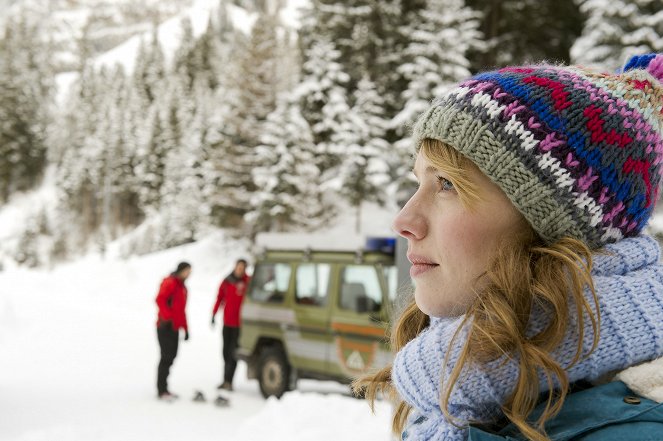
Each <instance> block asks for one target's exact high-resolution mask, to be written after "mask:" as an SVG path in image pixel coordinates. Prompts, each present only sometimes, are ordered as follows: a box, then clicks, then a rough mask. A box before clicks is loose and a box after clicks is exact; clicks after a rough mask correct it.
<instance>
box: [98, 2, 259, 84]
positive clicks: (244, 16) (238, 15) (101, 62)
mask: <svg viewBox="0 0 663 441" xmlns="http://www.w3.org/2000/svg"><path fill="white" fill-rule="evenodd" d="M218 7H219V0H195V1H194V3H193V5H192V6H191V7H190V8H187V9H186V10H185V11H183V12H182V13H180V14H178V15H177V16H175V17H172V18H170V19H168V20H166V21H165V22H163V23H161V24H160V25H159V27H158V28H157V38H158V40H159V43H160V45H161V48H162V50H163V51H164V55H165V57H166V61H167V62H170V60H171V58H172V56H173V55H174V54H175V51H176V50H177V47H178V46H179V43H180V41H181V35H182V29H181V26H182V20H185V19H187V18H188V19H190V20H191V25H192V30H193V35H194V36H195V37H197V36H199V35H200V34H202V33H203V32H204V31H205V29H206V27H207V22H208V20H209V17H210V15H212V14H216V12H217V10H218ZM228 14H229V18H230V20H231V22H232V23H233V25H234V26H235V27H236V28H237V29H240V30H242V31H244V32H247V33H248V32H249V31H250V29H251V26H252V25H253V22H254V21H255V16H254V15H252V14H248V13H247V12H246V11H245V10H244V9H242V8H240V7H237V6H235V5H228ZM149 36H150V32H145V33H143V34H140V35H136V36H134V37H132V38H130V39H129V40H127V41H126V42H124V43H122V44H121V45H119V46H117V47H115V48H113V49H112V50H110V51H108V52H106V53H105V54H103V55H101V56H99V57H97V58H96V60H95V65H96V66H97V67H102V66H114V65H116V64H120V65H122V66H123V67H124V69H125V70H126V72H131V71H133V68H134V63H135V58H136V54H137V53H138V49H139V47H140V42H141V41H142V40H144V39H146V38H149Z"/></svg>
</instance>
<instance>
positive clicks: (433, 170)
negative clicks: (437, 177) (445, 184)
mask: <svg viewBox="0 0 663 441" xmlns="http://www.w3.org/2000/svg"><path fill="white" fill-rule="evenodd" d="M438 171H439V170H438V169H437V168H435V167H433V166H432V165H429V166H428V167H426V170H424V173H426V174H435V173H437V172H438ZM412 173H414V176H415V177H416V178H417V179H419V175H418V174H417V170H416V168H414V167H412Z"/></svg>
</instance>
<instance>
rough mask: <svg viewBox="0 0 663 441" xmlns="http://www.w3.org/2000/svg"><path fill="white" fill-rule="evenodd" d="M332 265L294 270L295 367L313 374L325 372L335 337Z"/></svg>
mask: <svg viewBox="0 0 663 441" xmlns="http://www.w3.org/2000/svg"><path fill="white" fill-rule="evenodd" d="M330 275H331V265H330V264H328V263H316V262H302V263H299V264H298V265H297V267H296V269H295V293H294V294H295V295H294V305H293V309H294V311H295V316H296V325H295V326H293V327H289V328H288V338H287V340H288V347H289V350H290V358H291V359H293V364H295V365H297V366H299V368H300V369H302V370H306V371H310V372H320V373H326V372H327V366H328V360H329V351H330V347H331V340H332V335H331V331H330V328H329V320H330V302H329V282H330V280H331V279H330Z"/></svg>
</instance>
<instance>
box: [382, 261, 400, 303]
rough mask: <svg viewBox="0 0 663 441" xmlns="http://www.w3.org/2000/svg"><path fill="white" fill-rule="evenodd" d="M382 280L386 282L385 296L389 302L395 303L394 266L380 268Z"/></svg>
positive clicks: (396, 271) (396, 272) (396, 270)
mask: <svg viewBox="0 0 663 441" xmlns="http://www.w3.org/2000/svg"><path fill="white" fill-rule="evenodd" d="M382 272H383V274H384V279H385V281H386V282H387V294H389V301H391V302H395V301H396V295H397V294H398V268H396V266H394V265H385V266H383V267H382Z"/></svg>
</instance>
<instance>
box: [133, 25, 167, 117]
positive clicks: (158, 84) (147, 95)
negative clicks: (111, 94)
mask: <svg viewBox="0 0 663 441" xmlns="http://www.w3.org/2000/svg"><path fill="white" fill-rule="evenodd" d="M165 76H166V65H165V59H164V54H163V50H162V49H161V45H160V44H159V39H158V36H157V31H156V29H155V30H154V32H153V33H152V38H151V40H150V41H149V42H145V41H144V40H143V41H141V44H140V47H139V49H138V55H137V56H136V63H135V66H134V72H133V78H134V85H135V87H136V88H137V89H138V93H139V94H140V96H141V98H142V100H143V103H144V105H145V107H148V106H149V105H151V104H152V103H153V102H154V101H155V100H156V99H157V97H158V96H159V95H160V94H161V92H162V88H163V82H164V78H165Z"/></svg>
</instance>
